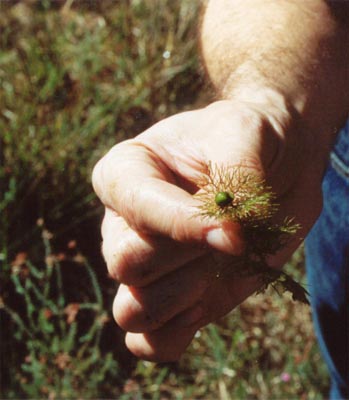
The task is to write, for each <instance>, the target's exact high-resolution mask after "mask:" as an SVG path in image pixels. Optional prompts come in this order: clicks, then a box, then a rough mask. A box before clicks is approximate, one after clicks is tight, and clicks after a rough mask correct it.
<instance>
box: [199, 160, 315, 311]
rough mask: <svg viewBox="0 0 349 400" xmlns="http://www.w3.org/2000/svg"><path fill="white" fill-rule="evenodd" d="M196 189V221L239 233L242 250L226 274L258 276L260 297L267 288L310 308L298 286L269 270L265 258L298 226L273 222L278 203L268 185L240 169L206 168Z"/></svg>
mask: <svg viewBox="0 0 349 400" xmlns="http://www.w3.org/2000/svg"><path fill="white" fill-rule="evenodd" d="M198 186H199V187H200V189H201V190H200V191H199V192H198V193H197V194H196V197H197V198H198V199H199V200H200V201H201V205H200V206H199V212H198V214H199V215H200V216H202V217H203V218H212V217H214V218H217V219H220V220H224V221H231V222H237V223H238V224H239V225H240V226H241V228H242V233H243V237H244V239H245V241H246V248H245V251H244V252H243V254H242V255H238V256H232V257H231V262H230V261H229V263H230V264H229V266H227V267H228V268H225V272H226V271H228V273H229V274H236V275H237V276H241V277H243V276H254V275H256V276H258V277H259V279H260V281H261V288H260V290H259V291H258V292H263V291H265V290H266V289H267V288H268V286H269V285H270V286H272V287H273V288H274V289H275V290H276V291H277V292H278V293H283V292H287V291H288V292H291V293H292V297H293V299H294V300H299V301H301V302H303V303H306V304H308V303H309V302H308V299H307V296H306V295H307V291H306V290H305V289H304V288H303V287H302V286H301V285H300V284H299V283H297V282H296V281H295V280H293V278H292V277H291V276H290V275H288V274H286V273H285V272H283V271H280V270H276V269H274V268H271V267H270V266H269V265H268V261H267V260H268V257H270V256H271V255H274V254H276V253H277V252H279V251H280V250H281V249H282V248H283V247H284V246H286V245H287V243H289V241H290V239H291V237H292V236H293V235H294V234H295V233H296V232H297V231H298V230H299V228H300V225H299V224H297V223H295V222H294V220H293V219H292V218H285V219H284V220H283V221H282V222H281V223H278V222H275V215H276V213H277V211H278V204H277V203H276V196H275V194H274V193H273V192H272V190H271V188H270V187H269V186H268V185H267V184H266V182H265V181H264V180H263V179H262V178H261V177H259V176H257V175H255V174H253V173H251V172H247V170H246V168H244V166H242V165H238V166H226V165H223V166H216V165H212V164H209V165H208V168H207V173H206V174H205V175H204V176H203V177H202V178H201V179H200V180H199V182H198Z"/></svg>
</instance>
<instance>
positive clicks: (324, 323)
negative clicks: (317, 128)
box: [306, 120, 349, 399]
mask: <svg viewBox="0 0 349 400" xmlns="http://www.w3.org/2000/svg"><path fill="white" fill-rule="evenodd" d="M323 195H324V206H323V210H322V213H321V215H320V217H319V219H318V220H317V222H316V224H315V225H314V227H313V229H312V230H311V232H310V233H309V235H308V237H307V239H306V262H307V274H308V284H309V288H308V290H309V293H310V301H311V304H312V309H313V319H314V326H315V332H316V335H317V338H318V341H319V345H320V349H321V351H322V353H323V356H324V359H325V361H326V364H327V366H328V369H329V373H330V377H331V392H330V398H331V399H349V120H348V122H347V124H346V126H345V127H344V128H343V129H342V131H341V132H340V134H339V136H338V139H337V142H336V145H335V147H334V149H333V152H332V153H331V159H330V165H329V167H328V169H327V172H326V175H325V177H324V181H323Z"/></svg>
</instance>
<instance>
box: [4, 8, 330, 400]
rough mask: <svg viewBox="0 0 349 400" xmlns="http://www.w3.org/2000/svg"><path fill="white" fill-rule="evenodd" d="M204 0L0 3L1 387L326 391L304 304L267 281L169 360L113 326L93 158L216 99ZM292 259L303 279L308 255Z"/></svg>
mask: <svg viewBox="0 0 349 400" xmlns="http://www.w3.org/2000/svg"><path fill="white" fill-rule="evenodd" d="M198 5H199V2H193V1H189V0H175V1H171V0H155V1H153V0H120V1H111V0H104V1H90V0H89V1H88V0H85V1H82V0H81V1H77V0H76V1H72V0H66V1H63V0H57V1H49V0H41V1H39V0H36V1H35V0H34V1H18V2H14V1H13V2H12V1H0V32H1V33H0V146H1V151H0V160H1V162H0V187H1V198H0V224H1V229H0V262H1V271H0V278H1V298H0V316H1V340H0V342H1V343H0V344H1V390H0V397H1V398H49V399H56V398H84V399H85V398H96V397H98V398H121V399H142V398H152V399H153V398H154V399H157V398H158V399H160V398H162V399H163V398H178V399H181V398H183V399H192V398H202V399H209V398H221V399H237V398H251V399H253V398H255V399H273V398H275V399H276V398H277V399H279V398H287V399H290V398H304V399H318V398H322V397H323V396H324V394H325V393H326V390H327V384H328V382H327V377H326V372H325V368H324V365H323V363H322V361H321V359H320V356H319V354H318V349H317V346H316V343H315V338H314V334H313V331H312V327H311V321H310V310H309V308H308V307H307V306H304V305H302V304H296V303H294V302H293V301H292V300H291V299H290V298H288V297H286V298H282V299H281V298H279V297H278V296H277V294H276V293H273V292H267V293H265V294H263V295H259V296H257V297H252V298H251V299H250V300H248V301H247V302H246V303H245V304H244V305H242V306H241V307H240V308H239V309H237V310H235V311H234V312H233V313H231V315H229V316H227V317H226V318H225V319H223V320H222V321H219V322H218V323H217V324H216V325H211V326H209V327H207V328H205V329H203V330H202V331H201V332H200V334H199V335H198V337H197V338H196V339H195V341H194V342H193V344H192V345H191V347H190V348H189V350H188V352H187V353H186V354H185V355H184V356H183V358H182V359H181V360H180V362H178V363H174V364H166V365H156V364H152V363H148V362H143V361H139V360H136V359H135V358H134V357H133V356H132V355H130V354H129V353H128V352H127V350H126V349H125V347H124V344H123V333H122V332H121V331H120V329H118V328H117V326H116V325H115V324H114V322H113V321H112V316H111V314H110V310H111V303H112V300H113V295H114V293H115V289H116V287H115V283H114V282H113V281H111V280H109V279H108V278H107V273H106V268H105V266H104V263H103V261H102V259H101V256H100V235H99V224H100V220H101V217H102V208H101V206H100V205H99V202H98V201H97V200H96V198H95V196H94V194H93V193H92V189H91V184H90V174H91V170H92V166H93V165H94V163H95V162H96V160H97V159H98V158H99V157H100V156H101V155H102V154H104V152H105V151H107V149H108V148H110V147H111V146H112V145H113V144H114V143H116V142H118V141H121V140H124V139H127V138H129V137H132V136H134V135H135V134H137V133H139V132H140V131H142V130H144V129H146V128H147V127H148V126H150V125H151V124H152V123H154V122H155V121H157V120H159V119H161V118H162V117H164V116H167V115H170V114H173V113H175V112H178V111H181V110H184V109H188V108H194V107H196V106H197V105H198V104H202V102H205V100H203V99H207V98H210V90H209V88H207V87H204V84H203V79H202V71H201V68H200V64H199V60H198V58H197V44H196V31H197V23H198V20H199V13H198ZM296 257H298V259H297V258H295V259H294V260H293V262H292V263H291V264H290V265H289V266H288V271H292V274H293V276H295V277H296V279H297V280H302V279H303V273H302V272H300V271H302V260H303V258H302V255H301V252H300V253H299V254H297V255H296Z"/></svg>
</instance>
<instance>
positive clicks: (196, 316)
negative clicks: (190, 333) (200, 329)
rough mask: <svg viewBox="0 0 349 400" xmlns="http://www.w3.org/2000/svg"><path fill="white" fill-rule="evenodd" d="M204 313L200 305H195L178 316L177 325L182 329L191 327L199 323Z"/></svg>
mask: <svg viewBox="0 0 349 400" xmlns="http://www.w3.org/2000/svg"><path fill="white" fill-rule="evenodd" d="M203 314H204V311H203V308H202V306H201V305H196V306H193V307H192V308H190V309H189V310H187V311H185V312H184V313H182V314H181V315H180V316H178V320H177V324H178V326H181V327H183V328H187V327H189V326H192V325H194V324H196V323H197V322H199V321H200V319H201V318H202V317H203Z"/></svg>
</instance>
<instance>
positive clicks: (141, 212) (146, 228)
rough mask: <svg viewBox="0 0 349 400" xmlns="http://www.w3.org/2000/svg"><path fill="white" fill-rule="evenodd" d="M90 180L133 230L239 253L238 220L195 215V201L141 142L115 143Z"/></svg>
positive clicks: (196, 205)
mask: <svg viewBox="0 0 349 400" xmlns="http://www.w3.org/2000/svg"><path fill="white" fill-rule="evenodd" d="M93 184H94V188H95V190H96V193H97V195H98V196H99V197H100V199H101V200H102V202H103V203H104V204H105V205H106V206H108V207H109V208H110V209H112V210H113V211H114V212H116V213H117V214H119V215H120V216H122V217H123V218H124V219H125V220H126V222H127V224H128V225H129V226H130V227H131V228H132V229H134V230H136V231H137V232H141V233H142V232H143V233H146V234H150V235H153V236H159V235H160V236H166V237H170V238H171V239H173V240H175V241H178V242H182V243H189V244H190V243H191V244H197V245H199V246H204V247H205V246H207V245H208V246H210V247H212V248H214V249H217V250H220V251H225V252H228V253H231V254H240V253H241V252H242V250H243V239H242V237H241V232H240V229H239V226H238V225H237V224H228V225H227V224H224V223H222V222H221V221H218V220H216V219H215V218H202V216H200V215H199V208H198V206H199V204H200V203H199V201H198V199H196V198H195V197H193V196H192V195H191V194H190V193H188V192H187V191H185V190H183V189H182V188H180V187H178V186H177V185H176V184H175V179H174V178H173V176H171V172H170V171H169V170H168V169H167V168H166V167H165V166H164V165H163V164H162V162H161V160H159V159H158V158H157V157H156V156H155V155H154V153H152V152H151V151H149V149H147V148H146V147H145V146H142V145H140V143H139V142H135V141H132V140H130V141H127V142H123V143H122V144H120V145H117V146H115V147H114V149H113V150H112V151H110V152H109V153H108V154H107V155H106V156H105V157H104V158H103V159H102V160H101V161H100V162H99V163H98V164H97V166H96V167H95V169H94V172H93Z"/></svg>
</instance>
